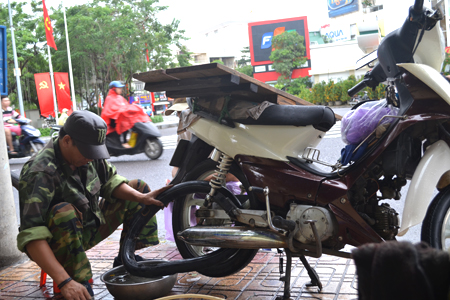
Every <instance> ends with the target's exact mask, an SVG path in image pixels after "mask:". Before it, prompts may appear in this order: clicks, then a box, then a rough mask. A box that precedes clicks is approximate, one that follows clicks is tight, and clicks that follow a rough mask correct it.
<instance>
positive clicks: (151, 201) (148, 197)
mask: <svg viewBox="0 0 450 300" xmlns="http://www.w3.org/2000/svg"><path fill="white" fill-rule="evenodd" d="M171 187H173V184H171V185H167V186H165V187H162V188H160V189H157V190H154V191H151V192H150V193H147V194H143V198H142V201H140V203H141V204H145V205H156V206H161V207H163V206H164V204H163V203H162V202H161V201H159V200H156V199H155V198H156V197H158V195H159V194H161V193H162V192H164V191H166V190H168V189H170V188H171Z"/></svg>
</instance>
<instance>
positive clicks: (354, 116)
mask: <svg viewBox="0 0 450 300" xmlns="http://www.w3.org/2000/svg"><path fill="white" fill-rule="evenodd" d="M397 113H398V108H396V107H393V106H391V105H387V102H386V99H382V100H380V101H370V102H367V103H364V104H363V105H361V106H360V107H358V108H357V109H355V110H350V111H349V112H347V113H346V114H345V115H344V117H343V118H342V123H341V134H342V140H343V141H344V143H346V144H349V145H352V144H359V143H361V142H362V141H363V140H364V139H365V138H366V137H368V136H369V134H371V133H372V132H373V131H374V130H375V129H376V128H377V126H378V125H381V124H385V123H391V122H392V121H393V119H392V118H385V119H383V120H382V121H381V123H380V124H378V122H379V121H380V120H381V118H382V117H384V116H386V115H390V116H396V115H397Z"/></svg>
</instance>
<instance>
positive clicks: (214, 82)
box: [145, 74, 239, 92]
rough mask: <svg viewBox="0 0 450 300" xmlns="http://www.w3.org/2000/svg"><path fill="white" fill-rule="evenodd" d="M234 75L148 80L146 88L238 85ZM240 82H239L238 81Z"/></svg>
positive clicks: (179, 88) (167, 88) (162, 88)
mask: <svg viewBox="0 0 450 300" xmlns="http://www.w3.org/2000/svg"><path fill="white" fill-rule="evenodd" d="M231 77H232V76H231V75H230V74H226V75H221V76H213V77H200V78H198V77H197V78H186V79H181V80H171V81H163V82H147V83H146V84H145V89H146V90H148V91H154V92H159V91H166V92H169V91H181V90H186V92H188V91H190V90H196V89H203V88H213V87H222V86H237V84H236V83H234V82H232V78H231ZM238 84H239V83H238Z"/></svg>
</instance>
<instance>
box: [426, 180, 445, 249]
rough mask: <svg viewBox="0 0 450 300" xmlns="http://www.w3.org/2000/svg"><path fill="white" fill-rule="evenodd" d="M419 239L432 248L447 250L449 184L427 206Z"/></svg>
mask: <svg viewBox="0 0 450 300" xmlns="http://www.w3.org/2000/svg"><path fill="white" fill-rule="evenodd" d="M446 228H448V229H446ZM421 240H422V241H423V242H426V243H428V244H429V245H430V246H431V247H433V248H436V249H440V250H445V251H448V250H449V248H450V186H448V187H446V188H445V189H444V190H442V191H441V192H439V193H438V194H437V195H436V197H434V199H433V201H432V202H431V204H430V206H429V207H428V210H427V213H426V215H425V219H424V221H423V223H422V232H421Z"/></svg>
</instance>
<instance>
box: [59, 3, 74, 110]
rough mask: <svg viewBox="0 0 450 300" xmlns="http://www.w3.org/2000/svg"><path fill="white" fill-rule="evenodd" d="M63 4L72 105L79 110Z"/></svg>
mask: <svg viewBox="0 0 450 300" xmlns="http://www.w3.org/2000/svg"><path fill="white" fill-rule="evenodd" d="M61 5H62V7H63V12H64V28H65V29H66V45H67V59H68V60H69V75H70V76H69V78H70V92H71V95H72V106H73V108H72V109H73V111H76V110H77V103H76V98H75V87H74V85H73V73H72V58H71V56H70V46H69V34H68V32H67V20H66V8H65V6H64V4H63V2H62V1H61Z"/></svg>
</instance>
